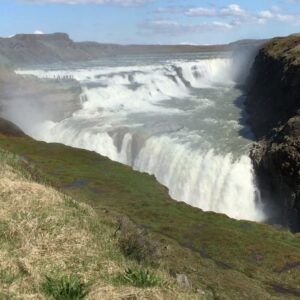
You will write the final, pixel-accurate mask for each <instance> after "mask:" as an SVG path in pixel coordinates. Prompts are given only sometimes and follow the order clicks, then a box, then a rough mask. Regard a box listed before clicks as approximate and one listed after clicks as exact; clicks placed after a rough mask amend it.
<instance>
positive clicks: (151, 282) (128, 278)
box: [116, 269, 162, 288]
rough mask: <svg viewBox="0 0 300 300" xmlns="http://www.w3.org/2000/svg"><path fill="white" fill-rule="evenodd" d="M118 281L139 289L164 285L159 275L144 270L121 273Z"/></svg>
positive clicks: (129, 270)
mask: <svg viewBox="0 0 300 300" xmlns="http://www.w3.org/2000/svg"><path fill="white" fill-rule="evenodd" d="M116 279H117V282H120V283H122V284H129V285H132V286H135V287H138V288H147V287H154V286H161V285H162V280H161V279H160V278H159V277H158V276H157V275H155V274H154V273H151V272H150V271H149V270H144V269H137V270H131V269H128V270H126V271H125V272H124V273H120V274H119V275H118V277H117V278H116Z"/></svg>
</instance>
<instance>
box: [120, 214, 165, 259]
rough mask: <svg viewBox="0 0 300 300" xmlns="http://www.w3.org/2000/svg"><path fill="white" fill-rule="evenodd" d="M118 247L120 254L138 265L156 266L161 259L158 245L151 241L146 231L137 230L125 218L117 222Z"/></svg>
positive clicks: (136, 227) (137, 228)
mask: <svg viewBox="0 0 300 300" xmlns="http://www.w3.org/2000/svg"><path fill="white" fill-rule="evenodd" d="M118 231H119V238H118V245H119V248H120V250H121V252H122V253H123V254H124V255H125V256H126V257H128V258H131V259H134V260H136V261H138V262H139V263H141V262H143V263H146V264H152V265H156V264H158V263H159V260H160V259H161V256H162V255H161V246H160V244H159V243H158V242H157V241H155V240H153V239H151V237H150V236H149V234H147V232H146V230H144V229H142V228H139V227H138V226H137V225H135V224H134V223H133V222H131V221H130V220H128V219H127V218H123V219H121V220H120V222H119V228H118Z"/></svg>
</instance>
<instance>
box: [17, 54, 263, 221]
mask: <svg viewBox="0 0 300 300" xmlns="http://www.w3.org/2000/svg"><path fill="white" fill-rule="evenodd" d="M231 69H232V61H231V60H230V59H224V58H215V59H205V60H198V61H194V62H191V61H179V60H177V61H168V62H166V63H165V64H163V65H147V66H145V65H140V66H129V67H104V68H89V69H85V68H82V69H76V70H60V71H59V70H50V71H49V70H48V71H47V70H26V71H24V70H23V71H18V72H19V73H21V74H32V75H35V76H38V77H42V78H45V77H47V78H58V77H59V78H64V77H66V76H67V77H69V76H72V77H73V78H75V79H77V80H79V81H80V82H81V84H82V86H83V93H84V96H85V97H83V99H84V101H83V103H82V109H81V110H79V111H77V112H76V113H74V115H73V116H72V117H71V118H69V119H65V120H63V121H61V122H57V123H54V122H50V121H47V122H44V123H43V124H42V125H41V124H39V126H38V127H35V128H34V127H33V128H32V130H31V132H28V133H29V134H31V135H32V136H34V137H35V138H37V139H42V140H46V141H48V142H60V143H64V144H67V145H71V146H74V147H78V148H84V149H87V150H92V151H96V152H98V153H100V154H102V155H104V156H107V157H109V158H110V159H112V160H115V161H118V162H121V163H124V164H127V165H130V166H132V167H133V168H134V169H136V170H138V171H141V172H147V173H149V174H153V175H155V176H156V178H157V179H158V181H159V182H161V183H162V184H164V185H165V186H167V187H168V188H169V193H170V195H171V197H172V198H174V199H175V200H179V201H185V202H186V203H188V204H190V205H193V206H196V207H199V208H202V209H203V210H205V211H215V212H219V213H225V214H227V215H228V216H230V217H233V218H236V219H247V220H254V221H262V220H263V219H264V214H263V213H262V207H261V204H260V201H259V196H258V195H259V193H258V192H257V190H256V187H255V178H254V174H253V169H252V165H251V161H250V159H249V157H248V156H246V155H240V156H239V157H238V158H236V157H233V155H232V154H231V153H216V151H215V150H214V147H213V145H209V144H208V143H207V142H206V141H205V138H203V137H201V128H200V130H199V131H198V132H196V133H195V135H193V133H192V132H191V131H188V130H187V129H186V128H183V129H182V128H181V126H179V125H178V126H175V127H174V128H173V129H171V130H168V129H167V128H164V130H160V128H159V130H158V125H155V126H152V127H151V128H150V129H149V128H148V127H147V126H146V123H144V124H143V123H142V124H139V123H136V122H134V121H133V117H132V116H134V114H141V113H144V114H145V113H146V114H147V118H151V115H153V117H157V115H159V114H162V115H166V116H170V115H174V114H185V113H186V112H185V111H182V110H181V109H180V108H178V107H177V108H174V107H172V106H170V105H165V101H170V100H173V99H181V100H183V99H188V100H192V101H195V102H197V105H196V107H197V109H196V110H201V111H205V110H207V109H209V108H210V109H212V108H213V107H214V105H215V103H214V99H207V98H199V97H195V96H194V94H193V89H203V88H205V89H219V88H222V87H224V86H226V87H227V88H231V87H232V85H233V83H234V78H233V74H232V72H231ZM91 83H93V85H91ZM221 95H222V93H221ZM196 110H195V111H196ZM187 117H189V116H188V115H187ZM163 118H164V117H162V119H163ZM203 122H206V124H210V126H213V125H215V126H221V125H219V124H223V126H224V128H225V127H226V126H227V127H228V126H231V127H238V125H239V124H238V123H237V122H236V121H226V122H223V123H222V122H221V121H220V120H216V118H215V117H214V116H213V115H212V116H210V115H205V116H204V118H203ZM236 130H238V129H236ZM197 139H199V141H198V143H197V147H195V145H194V141H195V140H197Z"/></svg>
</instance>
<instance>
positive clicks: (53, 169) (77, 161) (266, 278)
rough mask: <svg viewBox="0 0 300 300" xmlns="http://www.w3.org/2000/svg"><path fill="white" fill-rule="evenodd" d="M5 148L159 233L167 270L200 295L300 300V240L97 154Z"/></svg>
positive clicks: (28, 145)
mask: <svg viewBox="0 0 300 300" xmlns="http://www.w3.org/2000/svg"><path fill="white" fill-rule="evenodd" d="M0 147H2V148H4V149H7V150H9V151H12V152H14V153H17V154H18V155H20V156H22V157H23V158H24V159H25V160H27V161H28V162H30V163H33V164H34V165H35V167H36V169H38V170H40V171H41V172H42V173H43V174H44V176H45V177H46V178H47V180H49V182H51V184H52V185H53V186H54V187H56V188H59V189H60V190H62V191H63V192H64V193H66V194H69V195H71V196H72V197H74V199H77V200H80V201H85V202H87V203H89V204H90V205H92V207H94V209H95V210H96V211H97V213H98V215H99V216H100V217H101V216H103V214H104V212H107V211H108V212H109V213H113V214H114V213H122V214H126V215H128V216H129V217H130V218H131V219H132V220H134V221H135V222H136V223H138V224H141V225H143V226H145V227H147V228H149V229H150V230H151V231H154V232H155V233H156V234H157V238H158V239H160V240H163V241H164V243H165V244H166V250H165V253H164V255H165V257H164V268H165V269H166V270H169V271H170V273H171V274H173V273H184V274H187V276H188V277H189V279H190V280H191V281H192V283H193V287H194V289H197V288H201V289H204V290H205V291H211V293H212V294H213V295H214V296H215V298H217V299H283V298H284V299H296V298H297V296H298V297H299V296H300V286H299V278H300V269H299V268H296V267H295V266H296V265H297V263H298V264H299V262H300V238H299V236H298V237H297V236H295V235H292V234H290V233H288V232H286V231H279V230H276V229H274V228H272V227H270V226H268V225H260V224H255V223H251V222H245V221H241V222H238V221H235V220H232V219H229V218H228V217H226V216H223V215H217V214H214V213H203V212H202V211H201V210H199V209H196V208H192V207H189V206H188V205H185V204H184V203H178V202H175V201H173V200H171V199H170V197H169V196H168V193H167V190H166V189H165V188H164V187H162V186H161V185H159V184H158V183H157V182H156V180H155V179H154V178H153V177H151V176H149V175H146V174H141V173H137V172H134V171H132V170H131V169H130V168H129V167H127V166H124V165H121V164H118V163H115V162H112V161H110V160H109V159H107V158H104V157H102V156H100V155H98V154H96V153H93V152H89V151H85V150H79V149H74V148H71V147H66V146H63V145H59V144H46V143H43V142H37V141H34V140H32V139H30V138H27V137H22V138H17V137H7V136H3V135H2V136H1V135H0ZM208 294H209V293H207V295H208Z"/></svg>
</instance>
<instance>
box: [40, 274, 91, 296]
mask: <svg viewBox="0 0 300 300" xmlns="http://www.w3.org/2000/svg"><path fill="white" fill-rule="evenodd" d="M41 291H42V292H43V293H44V294H45V295H46V296H48V297H50V298H51V299H55V300H82V299H84V298H85V296H86V295H87V293H88V289H87V286H86V284H84V283H83V282H81V280H80V279H79V278H77V277H71V276H70V277H62V278H60V279H54V278H51V277H46V279H45V281H44V282H43V283H42V286H41Z"/></svg>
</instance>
